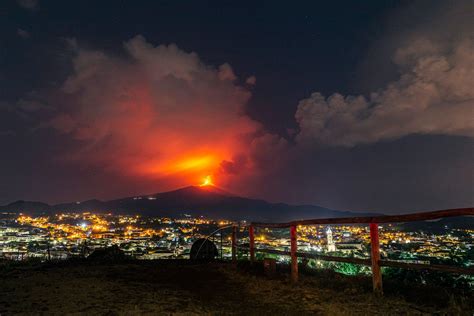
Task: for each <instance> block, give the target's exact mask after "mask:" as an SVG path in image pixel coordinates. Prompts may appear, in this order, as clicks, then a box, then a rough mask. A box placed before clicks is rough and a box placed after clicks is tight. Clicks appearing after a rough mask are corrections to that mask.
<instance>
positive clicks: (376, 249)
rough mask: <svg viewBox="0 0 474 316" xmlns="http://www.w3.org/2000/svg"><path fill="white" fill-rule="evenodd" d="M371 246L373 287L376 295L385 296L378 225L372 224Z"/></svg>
mask: <svg viewBox="0 0 474 316" xmlns="http://www.w3.org/2000/svg"><path fill="white" fill-rule="evenodd" d="M370 246H371V256H370V257H371V260H372V285H373V288H374V293H375V294H378V295H382V294H383V289H382V271H381V270H380V245H379V226H378V224H377V223H370Z"/></svg>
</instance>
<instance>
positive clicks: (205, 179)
mask: <svg viewBox="0 0 474 316" xmlns="http://www.w3.org/2000/svg"><path fill="white" fill-rule="evenodd" d="M209 185H214V184H213V183H212V179H211V176H207V177H205V178H204V181H203V182H202V184H201V185H200V186H201V187H205V186H209Z"/></svg>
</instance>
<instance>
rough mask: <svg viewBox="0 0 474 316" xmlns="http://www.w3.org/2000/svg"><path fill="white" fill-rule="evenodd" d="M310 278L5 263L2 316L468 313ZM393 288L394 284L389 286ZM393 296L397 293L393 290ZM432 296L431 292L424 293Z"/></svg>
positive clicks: (224, 269) (200, 267)
mask: <svg viewBox="0 0 474 316" xmlns="http://www.w3.org/2000/svg"><path fill="white" fill-rule="evenodd" d="M349 279H351V278H349V277H344V276H340V275H338V274H335V273H328V272H325V273H319V274H316V275H311V276H309V275H306V276H305V275H303V276H302V277H301V281H300V282H299V283H298V284H297V285H292V284H291V283H290V282H289V280H288V275H286V274H284V273H282V274H279V275H278V276H276V277H274V278H272V279H270V278H267V277H265V276H263V275H262V273H261V269H260V268H259V267H250V266H249V265H248V264H241V265H240V266H238V267H234V266H232V265H231V264H229V263H219V262H214V263H209V264H204V263H201V264H197V263H191V262H189V261H184V260H183V261H180V260H169V261H166V260H160V261H124V262H115V263H98V262H95V263H94V262H88V261H80V262H59V263H54V264H53V263H49V264H40V263H38V264H6V265H5V264H4V265H0V283H1V286H0V315H13V314H45V315H50V314H57V315H64V314H84V315H137V314H139V315H141V314H149V315H151V314H155V315H156V314H165V315H170V314H172V315H201V314H205V315H215V314H218V315H222V314H228V315H229V314H230V315H235V314H237V315H240V314H242V315H318V314H320V315H369V314H370V315H374V314H375V315H420V314H433V313H440V314H464V313H465V314H466V315H472V312H473V311H472V310H469V307H466V306H468V305H469V304H468V305H465V306H461V305H459V304H458V303H452V302H447V303H446V302H443V303H440V302H432V301H429V300H428V301H426V300H425V302H420V301H416V300H413V299H412V300H407V298H406V297H401V296H399V295H397V294H396V292H394V293H391V294H390V293H389V294H387V295H386V296H385V297H383V298H377V297H375V296H374V295H373V294H372V293H371V291H370V283H369V282H370V280H367V279H364V280H355V279H352V280H349ZM388 286H389V287H390V285H389V284H388ZM392 292H393V291H392ZM425 294H427V295H428V297H429V296H430V293H425Z"/></svg>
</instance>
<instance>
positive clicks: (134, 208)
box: [0, 185, 373, 221]
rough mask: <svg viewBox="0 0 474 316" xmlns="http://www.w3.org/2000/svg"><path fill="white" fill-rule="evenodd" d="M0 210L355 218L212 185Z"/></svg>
mask: <svg viewBox="0 0 474 316" xmlns="http://www.w3.org/2000/svg"><path fill="white" fill-rule="evenodd" d="M0 210H2V211H16V212H25V213H54V212H84V211H95V212H113V213H118V214H141V215H147V216H169V217H176V216H178V215H183V214H190V215H192V216H205V217H208V218H214V219H231V220H259V221H288V220H296V219H307V218H322V217H345V216H354V214H356V213H353V212H349V211H339V210H332V209H329V208H325V207H321V206H317V205H290V204H286V203H270V202H267V201H265V200H262V199H253V198H246V197H241V196H237V195H235V194H233V193H230V192H227V191H225V190H223V189H220V188H219V187H216V186H212V185H209V186H188V187H183V188H179V189H176V190H171V191H165V192H159V193H154V194H145V195H137V196H129V197H124V198H118V199H113V200H107V201H102V200H98V199H90V200H86V201H82V202H72V203H60V204H55V205H48V204H46V203H43V202H29V201H22V200H20V201H16V202H13V203H10V204H7V205H4V206H0ZM357 215H358V216H364V215H367V216H369V215H373V214H369V213H365V214H364V213H357Z"/></svg>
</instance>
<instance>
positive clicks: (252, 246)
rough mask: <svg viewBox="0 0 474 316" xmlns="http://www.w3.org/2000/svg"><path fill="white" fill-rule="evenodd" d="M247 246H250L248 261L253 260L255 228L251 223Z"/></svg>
mask: <svg viewBox="0 0 474 316" xmlns="http://www.w3.org/2000/svg"><path fill="white" fill-rule="evenodd" d="M249 248H250V261H251V262H252V263H254V262H255V228H254V227H253V225H250V226H249Z"/></svg>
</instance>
